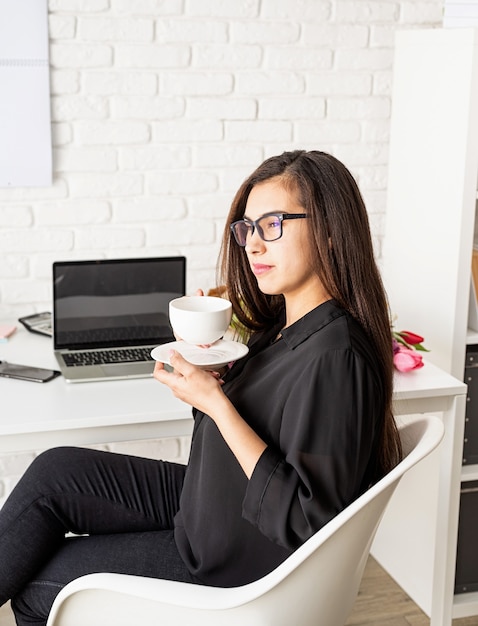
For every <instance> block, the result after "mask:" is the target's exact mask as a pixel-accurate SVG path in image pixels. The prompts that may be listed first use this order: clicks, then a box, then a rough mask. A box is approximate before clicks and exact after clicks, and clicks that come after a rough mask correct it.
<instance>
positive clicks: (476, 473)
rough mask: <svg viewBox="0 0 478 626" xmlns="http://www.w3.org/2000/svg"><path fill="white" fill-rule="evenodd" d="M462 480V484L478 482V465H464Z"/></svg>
mask: <svg viewBox="0 0 478 626" xmlns="http://www.w3.org/2000/svg"><path fill="white" fill-rule="evenodd" d="M461 480H462V482H467V481H470V480H478V465H463V466H462V469H461Z"/></svg>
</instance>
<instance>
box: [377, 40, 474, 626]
mask: <svg viewBox="0 0 478 626" xmlns="http://www.w3.org/2000/svg"><path fill="white" fill-rule="evenodd" d="M477 180H478V29H471V28H470V29H467V28H464V29H461V28H460V29H436V30H414V31H401V32H398V33H397V39H396V49H395V61H394V83H393V99H392V122H391V137H390V161H389V187H388V205H387V229H386V235H385V242H384V250H383V277H384V283H385V288H386V290H387V292H388V295H389V300H390V309H391V312H392V314H394V315H396V317H397V321H396V326H397V330H402V329H407V330H411V331H414V332H416V333H418V334H420V335H423V336H424V337H425V345H426V346H427V347H428V348H430V350H431V352H430V353H429V354H427V355H426V358H427V359H428V360H429V361H431V362H433V363H435V364H436V365H438V366H439V367H440V368H442V369H444V370H445V371H447V372H449V373H450V374H452V375H453V376H455V377H456V378H458V379H460V380H463V374H464V363H465V350H466V343H467V319H468V300H469V285H470V275H471V256H472V247H473V237H474V227H475V210H476V204H477ZM475 341H476V342H477V343H478V333H468V342H470V343H472V342H475ZM425 367H426V366H425ZM412 375H413V374H412ZM461 445H462V442H459V441H458V442H457V444H456V446H455V449H454V451H453V452H452V454H453V460H452V464H453V466H454V467H455V468H456V472H455V473H454V476H453V477H452V478H450V477H449V476H446V475H445V472H444V471H443V469H444V467H446V466H445V465H444V463H443V458H442V460H441V461H440V460H439V459H438V461H436V462H435V463H430V464H429V466H428V468H425V469H424V471H423V472H422V474H421V475H420V476H418V475H417V481H416V484H415V485H410V486H409V492H408V493H403V495H401V496H400V497H403V500H401V501H400V500H397V502H395V503H394V506H395V507H396V508H395V509H394V510H395V514H396V516H395V519H391V518H392V517H393V515H388V517H387V518H386V519H385V523H384V529H383V531H382V529H380V531H379V536H378V539H377V544H376V545H375V546H374V550H373V553H374V555H375V556H376V557H377V558H378V560H379V562H381V563H382V565H384V567H385V568H386V569H387V570H388V571H389V572H390V573H391V574H392V576H394V577H395V578H396V580H397V581H398V582H399V584H400V585H401V586H402V587H403V588H404V590H405V591H406V592H407V593H409V595H410V596H411V597H412V598H413V599H414V600H415V601H416V602H417V603H418V604H419V605H420V606H421V608H422V609H423V610H424V611H425V612H426V613H427V614H428V615H429V616H431V624H432V626H450V625H451V617H453V618H457V617H464V616H467V615H478V594H459V595H456V596H454V597H453V582H454V573H455V570H454V568H455V555H456V540H457V539H456V538H457V523H458V504H459V495H460V483H461V481H466V480H473V479H476V478H477V477H478V466H470V467H466V468H464V469H462V468H461V454H462V450H461ZM448 461H450V459H448ZM458 463H459V464H460V465H458ZM447 481H448V482H447ZM445 484H447V486H446V489H447V490H449V491H448V496H449V502H450V505H449V508H448V510H445V511H444V510H441V509H440V502H441V501H442V500H443V498H442V496H441V494H442V492H443V490H444V485H445ZM415 487H416V489H417V493H416V494H413V493H412V492H413V490H414V489H415ZM420 494H421V495H420ZM448 496H447V497H448ZM414 498H415V499H414ZM437 503H438V504H437ZM404 507H405V508H404ZM401 509H404V513H403V514H402V515H401V517H400V518H399V517H398V516H399V515H400V510H401ZM443 516H448V519H447V520H446V524H444V522H443ZM384 537H388V540H387V541H388V543H391V542H393V543H395V546H393V548H392V546H389V545H387V541H385V540H384ZM394 537H396V538H397V539H396V542H395V541H394V540H393V538H394ZM441 544H444V545H445V546H446V549H445V550H444V551H442V552H440V550H438V549H437V546H439V545H441ZM392 552H394V554H392ZM439 554H441V556H440V557H438V556H437V555H439ZM441 557H443V558H441ZM477 559H478V550H477ZM440 594H441V596H442V597H441V598H440V597H439V595H440Z"/></svg>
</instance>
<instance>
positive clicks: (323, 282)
mask: <svg viewBox="0 0 478 626" xmlns="http://www.w3.org/2000/svg"><path fill="white" fill-rule="evenodd" d="M221 269H222V275H221V283H223V284H225V286H226V289H227V293H228V297H229V298H230V299H231V301H232V303H233V309H234V312H235V314H236V316H237V318H238V320H239V322H240V323H241V324H242V325H243V326H244V327H245V329H247V331H248V332H249V333H250V335H251V337H250V340H249V347H250V350H249V353H248V355H247V356H246V357H245V358H243V359H241V360H240V361H237V362H236V363H235V364H234V365H232V367H231V368H230V369H228V371H227V372H226V373H225V374H223V375H222V378H219V376H220V374H217V373H211V372H205V371H203V370H201V369H199V368H197V367H195V366H193V365H191V364H190V363H188V362H187V361H185V360H184V359H183V358H182V357H181V356H180V355H179V354H178V353H172V354H171V363H172V365H173V366H174V371H173V372H168V371H166V370H165V369H164V367H163V365H161V364H159V363H158V364H157V365H156V367H155V374H154V375H155V378H156V379H157V380H158V381H160V382H161V383H163V384H166V385H168V386H169V387H170V388H171V389H172V390H173V392H174V393H175V395H177V396H178V397H179V398H181V399H182V400H184V401H186V402H188V403H189V404H190V405H191V406H192V407H194V418H195V427H194V434H193V440H192V446H191V454H190V459H189V463H188V466H187V467H183V466H181V465H176V464H172V463H163V462H160V461H153V460H149V459H138V458H131V457H127V456H125V455H115V454H110V453H105V452H97V451H91V450H84V449H76V448H59V449H55V450H52V451H49V452H46V453H44V454H42V455H40V456H39V457H38V458H37V459H36V460H35V461H34V462H33V463H32V465H31V466H30V468H29V469H28V470H27V472H26V473H25V475H24V477H23V478H22V480H21V481H20V482H19V484H18V486H17V487H16V488H15V490H14V491H13V493H12V495H11V496H10V498H9V499H8V501H7V503H6V504H5V506H4V508H3V509H2V511H1V512H0V601H3V602H5V601H6V600H7V599H8V598H13V600H12V606H13V608H14V611H15V613H16V618H17V623H18V624H19V625H20V626H23V625H24V624H44V623H45V621H46V616H47V615H48V611H49V609H50V606H51V603H52V601H53V599H54V597H55V595H56V593H58V591H59V589H60V588H61V587H62V586H63V585H64V584H66V583H67V582H68V581H69V580H72V579H74V578H76V577H78V576H80V575H82V574H84V573H89V572H95V571H113V572H123V573H130V574H138V575H145V576H154V577H159V578H170V579H175V580H180V581H188V582H194V583H197V584H209V585H217V586H233V585H240V584H244V583H247V582H250V581H252V580H255V579H257V578H259V577H261V576H263V575H264V574H266V573H267V572H269V571H271V570H272V569H273V568H275V567H276V566H277V565H278V564H279V563H281V562H282V561H283V560H284V559H286V558H287V557H288V556H289V555H290V554H291V553H292V552H293V551H294V550H295V549H296V548H297V547H298V546H299V545H301V544H302V543H303V542H304V541H305V540H306V539H308V538H309V537H310V536H311V535H312V534H313V533H315V532H316V531H317V530H318V529H319V528H321V527H322V526H323V525H324V524H326V523H327V522H328V521H329V520H330V519H331V518H332V517H334V516H335V515H336V514H337V513H338V512H339V511H341V510H342V509H343V508H344V507H346V506H347V505H348V504H349V503H350V502H351V501H353V500H354V499H355V498H357V496H358V495H360V494H361V493H362V492H363V491H364V490H366V489H367V488H368V486H369V485H370V484H372V483H373V482H375V481H376V480H378V479H379V478H380V477H381V476H382V475H383V474H384V473H386V472H387V471H388V470H390V469H391V468H392V467H393V466H394V465H395V464H396V463H397V461H398V460H399V458H400V444H399V439H398V435H397V431H396V427H395V423H394V420H393V417H392V414H391V393H392V372H393V368H392V346H391V335H390V327H389V318H388V311H387V304H386V298H385V295H384V292H383V288H382V284H381V281H380V277H379V273H378V270H377V268H376V265H375V262H374V258H373V251H372V243H371V238H370V233H369V226H368V221H367V214H366V210H365V207H364V204H363V201H362V198H361V196H360V193H359V190H358V188H357V186H356V183H355V181H354V180H353V178H352V176H351V175H350V173H349V172H348V170H347V169H346V168H345V167H344V166H343V165H342V164H341V163H340V162H339V161H337V160H336V159H335V158H333V157H332V156H330V155H327V154H324V153H321V152H305V151H296V152H289V153H284V154H283V155H281V156H278V157H273V158H270V159H268V160H266V161H265V162H264V163H263V164H262V165H261V166H260V167H259V168H258V169H257V170H256V171H255V172H254V173H253V174H252V175H251V176H250V177H249V178H248V179H247V180H246V181H245V182H244V183H243V185H242V186H241V188H240V189H239V191H238V193H237V195H236V197H235V199H234V201H233V204H232V207H231V211H230V213H229V217H228V220H227V225H226V230H225V234H224V240H223V248H222V263H221ZM68 531H71V532H73V533H76V534H88V536H82V537H73V538H68V539H65V538H64V535H65V532H68Z"/></svg>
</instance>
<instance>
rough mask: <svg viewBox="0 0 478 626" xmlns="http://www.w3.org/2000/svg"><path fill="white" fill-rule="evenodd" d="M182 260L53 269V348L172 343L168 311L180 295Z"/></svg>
mask: <svg viewBox="0 0 478 626" xmlns="http://www.w3.org/2000/svg"><path fill="white" fill-rule="evenodd" d="M185 289H186V259H185V257H180V256H179V257H159V258H141V259H113V260H111V259H109V260H106V259H101V260H96V261H61V262H55V263H54V264H53V339H54V347H55V349H73V350H78V349H83V348H84V349H92V348H108V347H115V346H139V345H157V344H161V343H165V342H168V341H173V340H174V336H173V333H172V330H171V327H170V325H169V316H168V307H169V302H170V300H172V299H173V298H178V297H180V296H183V295H184V294H185Z"/></svg>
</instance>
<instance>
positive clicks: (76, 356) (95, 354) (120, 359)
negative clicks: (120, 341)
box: [63, 348, 154, 367]
mask: <svg viewBox="0 0 478 626" xmlns="http://www.w3.org/2000/svg"><path fill="white" fill-rule="evenodd" d="M63 359H64V361H65V363H66V364H67V365H68V366H70V367H71V366H73V367H74V366H84V365H110V364H112V363H133V362H135V361H153V360H154V359H153V357H152V356H151V348H120V349H118V350H94V351H89V350H88V351H84V352H69V353H68V354H63Z"/></svg>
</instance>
